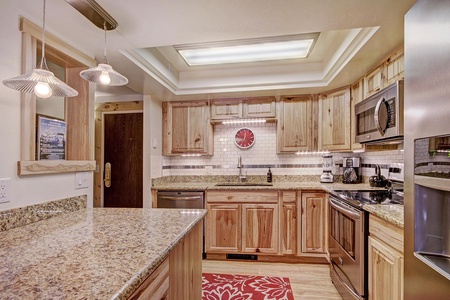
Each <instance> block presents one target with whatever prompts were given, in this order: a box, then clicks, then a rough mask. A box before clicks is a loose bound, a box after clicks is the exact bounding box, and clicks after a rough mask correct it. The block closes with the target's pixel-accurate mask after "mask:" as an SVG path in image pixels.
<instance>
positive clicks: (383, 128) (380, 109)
mask: <svg viewBox="0 0 450 300" xmlns="http://www.w3.org/2000/svg"><path fill="white" fill-rule="evenodd" d="M383 108H384V110H383ZM380 113H383V114H384V118H383V117H381V116H380ZM388 116H389V109H388V103H387V102H386V99H384V98H381V99H380V100H378V102H377V105H376V106H375V114H374V116H373V118H374V121H375V125H376V126H377V130H378V132H379V133H380V134H381V135H382V136H383V135H384V134H385V132H386V128H387V125H388V124H387V123H388V119H389V118H388ZM383 119H384V120H383ZM381 123H383V124H381Z"/></svg>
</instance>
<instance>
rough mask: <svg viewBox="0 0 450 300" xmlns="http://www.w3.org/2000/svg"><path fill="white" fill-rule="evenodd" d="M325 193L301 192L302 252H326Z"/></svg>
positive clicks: (300, 239)
mask: <svg viewBox="0 0 450 300" xmlns="http://www.w3.org/2000/svg"><path fill="white" fill-rule="evenodd" d="M325 207H326V194H325V193H302V194H301V233H300V235H301V236H300V238H299V239H298V240H299V241H301V247H300V252H299V253H298V254H299V255H301V254H302V253H319V254H323V253H325V228H326V219H325Z"/></svg>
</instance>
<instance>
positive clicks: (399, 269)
mask: <svg viewBox="0 0 450 300" xmlns="http://www.w3.org/2000/svg"><path fill="white" fill-rule="evenodd" d="M368 255H369V258H368V269H369V270H368V273H369V298H370V299H373V300H382V299H396V300H402V299H403V264H404V258H403V230H402V229H401V228H398V227H396V226H394V225H392V224H390V223H388V222H386V221H384V220H382V219H380V218H378V217H376V216H373V215H370V217H369V241H368Z"/></svg>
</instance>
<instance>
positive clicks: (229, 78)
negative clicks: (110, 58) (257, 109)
mask: <svg viewBox="0 0 450 300" xmlns="http://www.w3.org/2000/svg"><path fill="white" fill-rule="evenodd" d="M378 28H379V27H367V28H356V29H350V30H343V31H340V32H339V33H338V32H336V34H340V35H341V36H340V37H339V39H338V42H339V43H338V44H337V45H333V48H332V49H330V51H331V53H332V55H330V56H329V57H321V58H316V59H315V61H311V60H309V61H308V60H296V61H292V63H284V64H272V65H249V66H246V67H242V66H239V67H228V68H223V69H219V68H191V69H189V70H188V71H184V70H183V71H178V70H176V69H175V68H174V64H173V63H171V62H170V61H168V59H166V58H165V57H164V56H163V55H162V54H161V53H159V52H158V50H157V49H156V48H148V49H134V50H131V51H129V50H128V51H126V50H123V51H121V53H122V54H123V55H124V56H125V57H127V58H128V59H129V60H130V61H132V62H133V63H134V64H136V66H138V67H139V68H141V69H142V70H143V71H144V72H146V73H147V74H148V75H150V76H152V77H153V78H154V79H155V80H157V81H158V82H159V83H160V84H162V85H163V86H165V87H166V88H167V89H168V90H170V91H171V92H172V93H174V94H175V95H192V94H204V93H226V92H245V91H256V90H277V89H295V88H311V87H324V86H327V85H328V84H329V83H330V82H331V81H332V80H333V79H334V78H335V77H336V76H337V75H338V74H339V72H340V71H341V70H342V69H343V68H344V67H345V65H346V64H347V63H348V62H349V61H350V60H351V59H352V58H353V57H354V56H355V54H356V53H357V52H358V51H359V50H360V49H361V48H362V47H363V46H364V44H365V43H366V42H367V41H368V40H369V39H370V38H371V37H372V36H373V34H374V33H375V32H376V31H377V30H378Z"/></svg>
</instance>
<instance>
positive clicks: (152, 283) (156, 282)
mask: <svg viewBox="0 0 450 300" xmlns="http://www.w3.org/2000/svg"><path fill="white" fill-rule="evenodd" d="M168 290H169V259H166V260H165V261H163V263H161V265H160V266H159V267H158V268H157V269H156V270H155V271H154V272H153V273H152V274H151V275H150V276H149V277H148V278H147V279H145V281H144V282H143V283H142V284H141V285H140V286H139V288H138V289H137V290H136V291H135V292H134V293H133V294H132V295H131V296H130V297H129V298H128V300H144V299H149V300H152V299H155V300H157V299H168Z"/></svg>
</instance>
